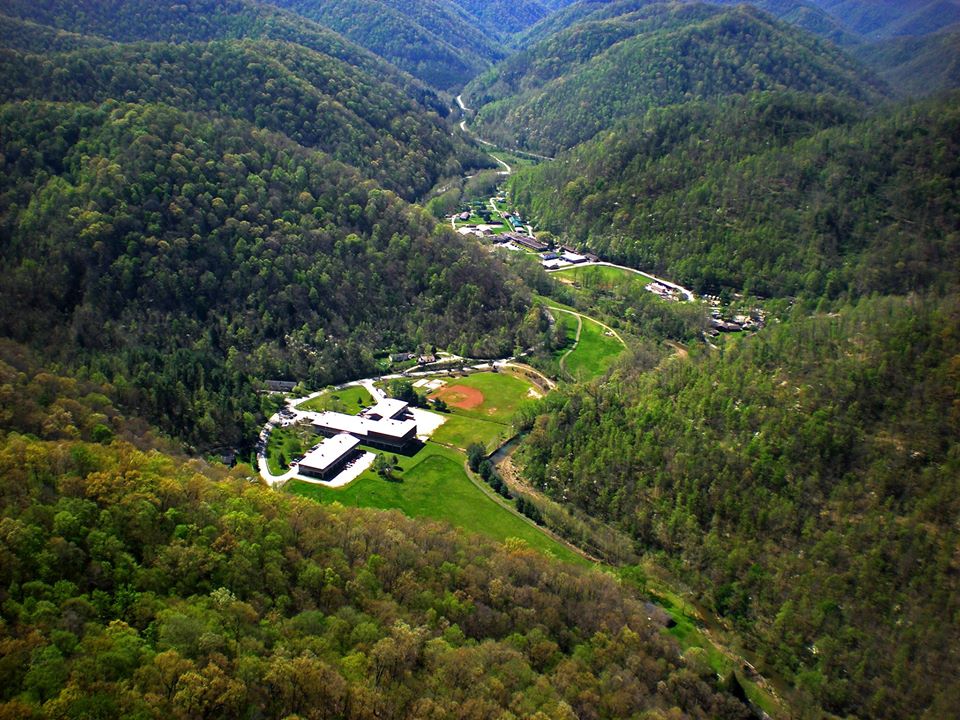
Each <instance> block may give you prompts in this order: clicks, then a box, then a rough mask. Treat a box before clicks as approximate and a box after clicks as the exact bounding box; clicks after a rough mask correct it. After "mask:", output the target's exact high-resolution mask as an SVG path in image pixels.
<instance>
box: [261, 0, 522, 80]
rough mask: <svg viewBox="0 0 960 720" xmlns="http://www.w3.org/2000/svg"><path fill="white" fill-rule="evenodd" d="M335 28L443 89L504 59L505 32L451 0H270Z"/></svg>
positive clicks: (398, 65)
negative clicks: (500, 31) (493, 28)
mask: <svg viewBox="0 0 960 720" xmlns="http://www.w3.org/2000/svg"><path fill="white" fill-rule="evenodd" d="M271 2H273V3H274V4H276V5H279V6H280V7H284V8H287V9H289V10H292V11H294V12H296V13H299V14H300V15H303V16H304V17H307V18H310V19H311V20H315V21H317V22H318V23H320V24H321V25H325V26H327V27H330V28H333V29H334V30H336V31H337V32H340V33H342V34H343V35H345V36H346V37H348V38H350V39H351V40H353V41H354V42H356V43H357V44H359V45H362V46H364V47H366V48H368V49H370V50H372V51H373V52H375V53H376V54H377V55H379V56H380V57H382V58H385V59H386V60H389V61H390V62H391V63H393V64H394V65H396V66H397V67H400V68H403V69H404V70H406V71H407V72H409V73H410V74H411V75H413V76H415V77H418V78H420V79H421V80H423V81H424V82H426V83H428V84H430V85H432V86H434V87H438V88H442V89H453V88H457V87H461V86H462V85H463V84H464V83H465V82H466V81H467V80H468V79H470V78H472V77H473V76H474V75H476V74H477V73H479V72H481V71H482V70H484V69H486V68H487V67H489V66H490V64H491V62H494V61H496V60H500V59H502V58H503V57H504V56H505V52H504V50H503V49H502V47H501V45H500V40H501V38H502V35H501V34H500V33H499V32H491V30H492V28H491V27H489V26H487V25H486V24H478V23H477V19H476V18H475V17H473V16H471V15H469V14H467V13H466V12H465V11H464V10H462V9H461V8H460V7H459V6H457V5H456V4H455V3H454V2H452V0H416V2H412V1H411V0H271Z"/></svg>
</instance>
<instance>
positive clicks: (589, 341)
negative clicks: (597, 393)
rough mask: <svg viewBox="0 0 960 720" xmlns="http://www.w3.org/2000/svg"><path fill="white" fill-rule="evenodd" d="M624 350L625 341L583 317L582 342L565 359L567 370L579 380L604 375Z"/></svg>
mask: <svg viewBox="0 0 960 720" xmlns="http://www.w3.org/2000/svg"><path fill="white" fill-rule="evenodd" d="M623 350H624V346H623V343H622V342H620V341H619V340H617V338H616V337H614V336H613V335H608V334H607V330H606V329H605V328H604V327H603V326H602V325H599V324H598V323H596V322H594V321H593V320H590V319H588V318H583V329H582V330H581V331H580V342H578V343H577V347H576V348H575V349H574V351H573V352H572V353H570V354H569V355H567V357H566V360H564V367H565V369H566V371H567V372H568V373H569V374H570V375H571V376H573V377H574V378H576V379H577V380H581V381H583V380H592V379H593V378H595V377H599V376H600V375H602V374H603V373H604V372H605V371H606V370H607V368H608V367H610V365H611V364H612V363H613V361H614V360H616V358H617V356H618V355H620V353H622V352H623Z"/></svg>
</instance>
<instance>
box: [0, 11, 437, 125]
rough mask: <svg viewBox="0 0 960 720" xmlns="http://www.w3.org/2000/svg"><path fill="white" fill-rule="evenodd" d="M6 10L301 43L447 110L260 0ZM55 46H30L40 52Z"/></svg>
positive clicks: (153, 37) (149, 31)
mask: <svg viewBox="0 0 960 720" xmlns="http://www.w3.org/2000/svg"><path fill="white" fill-rule="evenodd" d="M4 13H5V14H6V15H8V16H10V17H14V18H19V19H21V20H28V21H32V22H34V23H37V24H40V25H46V26H49V27H50V28H53V29H55V30H66V31H69V32H74V33H79V34H82V35H94V36H97V37H99V38H106V39H109V40H115V41H118V42H137V41H141V40H146V41H159V42H177V43H180V42H191V41H206V40H222V39H238V38H250V39H254V40H279V41H283V42H290V43H295V44H297V45H303V46H304V47H307V48H309V49H311V50H314V51H316V52H318V53H321V54H323V55H328V56H330V57H332V58H336V59H338V60H342V61H344V62H345V63H347V64H349V65H352V66H355V67H357V68H359V69H361V70H363V71H364V72H366V73H368V74H369V75H370V76H372V77H375V78H379V79H380V80H381V81H383V82H387V83H390V84H392V85H394V87H396V88H398V89H400V90H401V91H402V92H404V93H405V94H407V95H409V96H410V97H412V98H414V99H416V100H418V101H419V102H421V103H423V104H424V105H425V106H426V107H429V108H433V109H434V110H437V111H439V112H446V106H445V104H443V103H441V102H440V101H439V99H438V98H437V97H436V95H434V93H433V92H432V91H429V90H427V89H426V88H424V87H423V86H422V85H421V84H419V83H417V82H415V81H414V80H413V78H411V77H410V76H409V75H407V74H405V73H403V72H401V71H399V70H398V69H397V68H396V67H394V66H393V65H391V64H390V63H388V62H386V61H384V60H382V59H380V58H378V57H377V56H375V55H374V54H373V53H371V52H369V51H367V50H365V49H363V48H361V47H360V46H358V45H354V44H353V43H351V42H350V41H348V40H346V39H345V38H344V37H342V36H341V35H338V34H336V33H335V32H332V31H331V30H329V29H327V28H324V27H322V26H321V25H318V24H317V23H314V22H312V21H310V20H307V19H306V18H303V17H300V16H298V15H296V14H294V13H290V12H285V11H282V10H279V9H277V8H274V7H271V6H270V5H267V4H264V3H260V2H256V1H255V0H192V1H191V2H190V3H189V4H183V3H180V4H169V3H156V2H152V0H117V1H115V2H102V1H101V0H6V2H5V3H4ZM3 41H4V45H5V46H8V47H19V45H18V41H17V40H16V38H15V37H14V38H13V39H12V40H11V39H9V38H7V37H6V36H4V38H3ZM54 47H56V46H54ZM51 49H53V48H41V47H31V48H30V50H31V51H34V52H45V51H49V50H51ZM57 49H59V48H57Z"/></svg>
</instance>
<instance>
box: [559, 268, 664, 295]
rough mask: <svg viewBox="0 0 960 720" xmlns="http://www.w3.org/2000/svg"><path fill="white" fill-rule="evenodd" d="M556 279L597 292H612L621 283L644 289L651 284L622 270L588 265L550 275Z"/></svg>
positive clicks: (647, 279)
mask: <svg viewBox="0 0 960 720" xmlns="http://www.w3.org/2000/svg"><path fill="white" fill-rule="evenodd" d="M551 274H552V275H554V276H555V277H558V278H567V279H570V280H573V281H574V282H576V283H578V284H580V285H582V286H583V287H590V288H596V289H598V290H613V289H615V288H616V287H617V286H618V285H621V284H623V283H637V284H638V285H640V286H641V287H645V286H647V285H649V284H650V283H652V282H653V280H651V279H650V278H648V277H644V276H643V275H638V274H637V273H633V272H630V271H629V270H623V269H622V268H615V267H607V266H606V265H588V266H586V267H572V268H566V269H564V270H558V271H557V272H555V273H551Z"/></svg>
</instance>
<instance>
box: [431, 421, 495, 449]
mask: <svg viewBox="0 0 960 720" xmlns="http://www.w3.org/2000/svg"><path fill="white" fill-rule="evenodd" d="M443 415H444V417H446V421H445V422H444V423H443V425H441V426H440V427H439V428H437V430H436V431H435V432H434V433H433V439H434V440H436V441H437V442H438V443H443V444H446V445H453V446H454V447H457V448H460V449H461V450H466V449H467V445H469V444H470V443H474V442H479V443H483V445H484V446H485V447H486V448H487V450H488V451H493V450H494V449H495V448H496V447H498V446H499V445H500V443H502V442H503V441H504V440H506V439H508V438H509V437H510V435H512V434H513V430H512V428H511V427H510V426H509V425H504V424H502V423H498V422H490V421H489V420H478V419H476V418H470V417H464V416H463V415H459V414H457V413H452V412H451V413H443Z"/></svg>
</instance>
